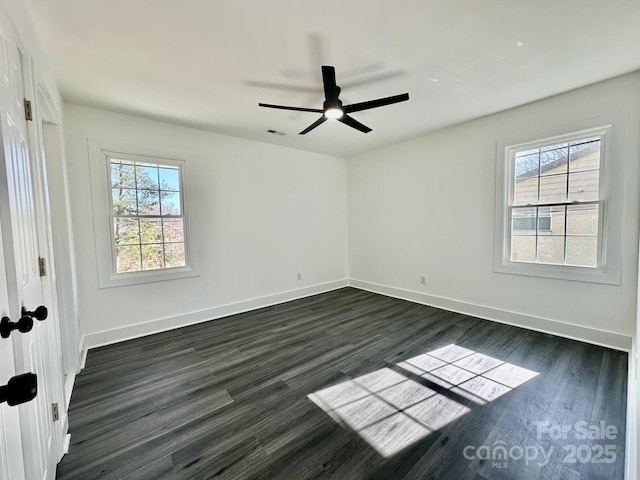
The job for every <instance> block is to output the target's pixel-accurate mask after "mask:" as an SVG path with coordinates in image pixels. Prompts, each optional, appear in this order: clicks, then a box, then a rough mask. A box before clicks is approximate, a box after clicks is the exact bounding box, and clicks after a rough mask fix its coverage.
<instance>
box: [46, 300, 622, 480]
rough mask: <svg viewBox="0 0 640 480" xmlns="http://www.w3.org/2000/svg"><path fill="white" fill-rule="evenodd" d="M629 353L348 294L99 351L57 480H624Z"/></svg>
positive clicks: (78, 396) (81, 386)
mask: <svg viewBox="0 0 640 480" xmlns="http://www.w3.org/2000/svg"><path fill="white" fill-rule="evenodd" d="M627 360H628V358H627V354H625V353H623V352H618V351H614V350H611V349H607V348H603V347H598V346H594V345H588V344H585V343H581V342H577V341H573V340H567V339H563V338H558V337H554V336H552V335H548V334H543V333H537V332H532V331H529V330H525V329H521V328H517V327H512V326H508V325H503V324H499V323H495V322H490V321H486V320H481V319H478V318H473V317H469V316H467V315H462V314H457V313H453V312H448V311H444V310H440V309H437V308H433V307H429V306H425V305H418V304H415V303H411V302H407V301H404V300H399V299H394V298H389V297H385V296H381V295H377V294H373V293H370V292H365V291H361V290H357V289H353V288H343V289H340V290H336V291H332V292H328V293H325V294H322V295H316V296H312V297H308V298H304V299H300V300H296V301H292V302H288V303H284V304H281V305H273V306H270V307H266V308H262V309H259V310H254V311H250V312H244V313H242V314H238V315H233V316H230V317H225V318H221V319H217V320H214V321H211V322H206V323H203V324H198V325H193V326H189V327H184V328H180V329H177V330H173V331H169V332H163V333H160V334H157V335H152V336H148V337H144V338H140V339H134V340H129V341H127V342H122V343H120V344H117V345H111V346H106V347H101V348H98V349H95V350H91V351H90V352H89V355H88V358H87V364H86V368H85V369H84V370H83V372H82V373H81V374H80V375H79V376H78V378H77V381H76V386H75V389H74V394H73V398H72V401H71V407H70V412H69V415H70V417H69V418H70V432H71V439H72V441H71V447H70V452H69V454H67V455H66V456H65V457H64V458H63V460H62V462H61V463H60V464H59V466H58V471H57V478H58V479H60V480H67V479H82V480H84V479H94V478H101V479H126V480H134V479H135V480H140V479H142V480H145V479H170V480H187V479H188V480H194V479H209V478H217V479H253V480H273V479H286V480H302V479H334V480H335V479H345V480H357V479H369V480H373V479H384V480H395V479H398V480H400V479H403V480H405V479H406V480H425V479H445V480H448V479H452V480H453V479H455V480H458V479H469V480H479V479H502V478H505V479H516V478H517V479H545V480H546V479H565V480H566V479H598V478H607V479H622V478H623V475H624V445H625V443H624V436H625V420H626V392H627ZM351 384H353V385H355V386H354V387H353V388H351V387H349V385H351ZM329 387H332V390H331V391H333V392H335V394H332V395H324V396H322V395H321V394H318V395H320V397H322V398H323V399H324V400H322V402H320V403H318V402H316V401H314V400H313V399H314V398H316V397H314V395H313V394H314V393H315V392H320V391H324V390H325V389H327V388H329ZM347 392H352V393H347ZM355 392H359V393H357V394H356V393H355ZM320 397H318V398H320ZM601 421H602V422H605V424H606V425H611V426H614V427H615V428H616V429H617V432H618V434H617V436H616V437H615V438H607V439H600V438H591V439H581V438H577V436H578V435H577V433H578V432H577V430H576V425H579V422H585V425H587V426H589V427H593V428H598V427H599V425H600V422H601ZM560 428H568V429H569V430H567V432H566V433H567V434H566V436H565V438H555V437H554V435H553V432H556V430H554V429H560ZM497 445H504V446H505V447H506V448H507V450H508V451H509V452H510V453H509V456H508V458H507V459H506V461H502V462H501V461H496V458H492V457H489V458H485V457H483V455H481V452H482V448H481V447H483V446H484V447H486V449H488V450H489V451H490V449H491V448H493V447H495V446H497ZM605 445H609V447H608V448H609V451H610V452H613V453H614V456H615V458H613V461H611V462H608V461H607V462H604V461H601V460H602V459H603V457H601V456H598V449H599V448H600V446H602V447H604V446H605ZM526 447H530V448H531V449H533V448H536V449H544V450H545V452H549V455H548V458H547V459H546V462H545V463H542V462H540V461H539V460H540V458H537V459H534V460H531V459H527V460H526V461H525V459H524V458H516V457H517V455H515V454H517V453H518V448H522V449H524V448H526ZM509 449H511V450H509ZM513 449H515V450H513ZM572 449H575V450H576V455H574V457H572V456H571V453H572ZM578 450H579V455H578V454H577V452H578ZM514 452H515V454H514V455H511V453H514ZM531 452H533V450H530V453H531ZM470 453H471V455H470ZM594 457H596V458H595V460H596V461H594ZM498 460H500V458H499V457H498ZM572 460H574V461H572Z"/></svg>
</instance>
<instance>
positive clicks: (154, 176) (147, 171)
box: [136, 165, 160, 190]
mask: <svg viewBox="0 0 640 480" xmlns="http://www.w3.org/2000/svg"><path fill="white" fill-rule="evenodd" d="M136 186H137V188H139V189H140V188H144V189H147V190H158V189H159V188H160V185H159V184H158V167H141V166H139V165H138V166H136Z"/></svg>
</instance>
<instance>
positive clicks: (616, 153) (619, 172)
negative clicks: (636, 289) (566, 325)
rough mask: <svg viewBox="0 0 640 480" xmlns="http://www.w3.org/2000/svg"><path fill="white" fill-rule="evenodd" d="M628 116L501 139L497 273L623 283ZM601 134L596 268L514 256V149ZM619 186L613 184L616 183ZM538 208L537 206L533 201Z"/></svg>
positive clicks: (496, 231) (496, 220)
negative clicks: (623, 218)
mask: <svg viewBox="0 0 640 480" xmlns="http://www.w3.org/2000/svg"><path fill="white" fill-rule="evenodd" d="M626 123H627V122H626V116H625V115H623V114H615V115H608V116H606V117H600V118H598V119H592V120H586V121H583V122H580V123H576V124H572V125H568V126H564V127H558V128H554V129H551V130H547V131H545V132H538V133H532V134H527V135H523V136H520V137H517V138H512V139H506V140H501V141H498V142H497V160H496V214H495V251H494V268H493V269H494V271H495V272H498V273H509V274H516V275H526V276H535V277H546V278H555V279H560V280H572V281H582V282H593V283H605V284H613V285H619V284H620V277H621V269H622V261H621V260H622V255H621V248H622V241H621V240H622V210H623V198H624V192H623V186H624V164H625V150H626V148H625V137H626V135H625V131H626ZM593 136H600V137H601V145H600V187H599V188H600V190H599V200H600V207H601V210H600V214H599V226H598V257H597V258H598V259H597V265H596V267H588V266H585V267H583V266H573V265H558V264H544V263H534V262H518V261H512V260H511V222H510V215H509V213H510V208H511V207H512V205H511V202H512V198H513V188H514V182H513V179H514V159H515V154H516V152H519V151H522V150H527V149H533V148H537V147H541V146H545V145H551V144H556V143H564V142H568V141H572V140H577V139H580V138H587V137H593ZM613 185H615V188H612V186H613ZM532 206H535V205H532Z"/></svg>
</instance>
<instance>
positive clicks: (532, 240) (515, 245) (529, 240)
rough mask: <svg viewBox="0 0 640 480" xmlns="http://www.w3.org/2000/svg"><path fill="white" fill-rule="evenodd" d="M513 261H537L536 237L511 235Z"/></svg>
mask: <svg viewBox="0 0 640 480" xmlns="http://www.w3.org/2000/svg"><path fill="white" fill-rule="evenodd" d="M511 261H513V262H535V261H536V237H535V236H531V235H529V236H524V235H514V236H512V237H511Z"/></svg>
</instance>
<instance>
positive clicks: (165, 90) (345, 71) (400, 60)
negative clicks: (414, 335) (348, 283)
mask: <svg viewBox="0 0 640 480" xmlns="http://www.w3.org/2000/svg"><path fill="white" fill-rule="evenodd" d="M28 3H29V6H30V8H31V11H32V15H33V17H34V21H35V23H36V27H37V28H38V30H39V33H40V37H41V40H42V43H43V44H44V46H45V53H46V54H47V56H48V58H49V61H50V63H51V66H52V68H53V71H54V74H55V76H56V78H57V81H58V84H59V86H60V90H61V92H62V95H63V97H64V98H65V100H67V101H70V102H74V103H80V104H85V105H90V106H96V107H100V108H105V109H108V110H113V111H117V112H123V113H130V114H133V115H139V116H143V117H148V118H153V119H158V120H164V121H168V122H171V123H176V124H182V125H187V126H191V127H196V128H201V129H204V130H209V131H213V132H219V133H224V134H228V135H233V136H237V137H242V138H247V139H252V140H257V141H260V142H269V143H274V144H280V145H285V146H289V147H292V148H297V149H301V150H309V151H314V152H321V153H327V154H331V155H338V156H342V157H349V156H353V155H356V154H359V153H362V152H365V151H367V150H371V149H374V148H378V147H381V146H384V145H387V144H391V143H395V142H398V141H400V140H403V139H406V138H409V137H413V136H416V135H419V134H421V133H424V132H427V131H429V130H433V129H437V128H441V127H443V126H446V125H451V124H454V123H458V122H462V121H465V120H469V119H472V118H476V117H479V116H482V115H486V114H490V113H494V112H497V111H500V110H505V109H507V108H511V107H515V106H518V105H522V104H524V103H528V102H531V101H534V100H537V99H540V98H544V97H548V96H551V95H554V94H557V93H561V92H564V91H567V90H571V89H574V88H577V87H580V86H584V85H588V84H590V83H594V82H597V81H600V80H603V79H606V78H610V77H613V76H617V75H620V74H623V73H627V72H630V71H634V70H637V69H639V68H640V48H639V45H640V1H639V0H485V1H478V0H395V1H393V2H392V1H387V2H383V1H380V0H349V1H344V0H342V1H339V0H323V1H309V0H274V1H270V2H267V1H261V0H244V1H242V0H180V1H176V0H136V1H131V0H56V1H51V0H28ZM323 64H324V65H334V66H335V67H336V77H337V81H338V85H340V86H341V87H342V94H341V99H342V100H343V101H344V103H345V104H347V103H355V102H361V101H365V100H370V99H374V98H378V97H385V96H390V95H395V94H399V93H404V92H409V95H410V100H409V101H408V102H404V103H399V104H396V105H391V106H387V107H382V108H378V109H375V110H369V111H365V112H359V113H354V114H353V117H354V118H356V119H357V120H359V121H361V122H363V123H365V124H366V125H368V126H369V127H371V128H372V129H373V131H372V132H371V133H368V134H363V133H360V132H358V131H356V130H354V129H351V128H349V127H347V126H346V125H343V124H341V123H338V122H335V121H332V122H326V123H325V124H323V125H321V126H320V127H318V128H317V129H316V130H314V131H312V132H310V133H309V134H307V135H303V136H301V135H297V132H299V131H301V130H303V129H304V128H305V127H307V126H308V125H310V124H311V123H312V122H314V121H315V120H316V119H317V118H318V115H317V114H314V113H300V112H291V111H284V110H271V109H266V108H259V107H258V102H265V103H276V104H285V105H295V106H302V107H308V108H322V77H321V71H320V66H321V65H323ZM267 129H274V130H278V131H281V132H284V133H286V135H285V136H276V135H272V134H269V133H266V130H267Z"/></svg>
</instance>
